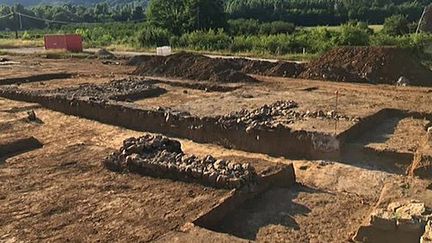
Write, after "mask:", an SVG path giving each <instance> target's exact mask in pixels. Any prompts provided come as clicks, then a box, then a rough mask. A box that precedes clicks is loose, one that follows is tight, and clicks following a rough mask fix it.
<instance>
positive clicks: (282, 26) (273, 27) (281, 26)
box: [259, 21, 295, 35]
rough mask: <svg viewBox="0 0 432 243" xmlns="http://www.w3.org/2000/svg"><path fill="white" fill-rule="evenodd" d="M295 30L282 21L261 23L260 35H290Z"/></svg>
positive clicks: (292, 25) (293, 26) (289, 24)
mask: <svg viewBox="0 0 432 243" xmlns="http://www.w3.org/2000/svg"><path fill="white" fill-rule="evenodd" d="M294 30H295V25H294V24H292V23H288V22H283V21H274V22H270V23H263V24H261V26H260V31H259V32H260V34H265V35H276V34H291V33H293V32H294Z"/></svg>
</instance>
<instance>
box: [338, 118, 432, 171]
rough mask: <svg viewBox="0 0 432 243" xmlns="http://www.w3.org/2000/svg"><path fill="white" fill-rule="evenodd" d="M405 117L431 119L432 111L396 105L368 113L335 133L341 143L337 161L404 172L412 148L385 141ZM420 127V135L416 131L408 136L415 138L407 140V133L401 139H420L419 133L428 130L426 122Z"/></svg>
mask: <svg viewBox="0 0 432 243" xmlns="http://www.w3.org/2000/svg"><path fill="white" fill-rule="evenodd" d="M408 118H410V119H416V120H424V121H430V120H431V118H432V115H431V114H429V113H421V112H411V111H405V110H398V109H382V110H380V111H378V112H377V113H374V114H372V115H370V116H367V117H365V118H363V119H362V120H361V121H360V122H358V123H357V124H355V125H354V126H352V127H351V128H349V129H348V130H346V131H344V132H342V133H340V134H339V135H338V136H337V138H338V140H339V141H340V142H341V144H342V146H341V154H340V161H341V162H343V163H349V164H355V165H360V166H364V167H366V168H368V169H378V170H383V171H387V172H391V173H396V174H406V171H407V169H408V168H409V167H410V165H411V164H412V163H413V160H414V154H415V150H411V151H409V150H408V149H403V148H400V147H398V146H396V147H392V146H391V145H387V144H388V143H390V142H391V140H392V139H393V138H394V137H395V136H397V134H396V129H397V127H398V126H399V125H400V123H401V121H403V120H404V119H408ZM426 123H429V122H426ZM421 130H422V131H421V134H420V136H419V137H416V136H415V135H416V134H408V136H410V137H415V140H416V141H409V140H408V139H409V138H408V137H401V138H400V139H404V140H405V142H406V143H410V142H411V143H414V142H419V141H421V139H422V136H426V134H427V131H426V126H425V127H421ZM411 140H412V139H411ZM402 147H403V146H402Z"/></svg>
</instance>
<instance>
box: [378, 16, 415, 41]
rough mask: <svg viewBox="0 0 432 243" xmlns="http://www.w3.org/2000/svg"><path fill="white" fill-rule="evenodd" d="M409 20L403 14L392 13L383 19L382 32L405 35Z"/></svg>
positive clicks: (407, 30) (407, 31)
mask: <svg viewBox="0 0 432 243" xmlns="http://www.w3.org/2000/svg"><path fill="white" fill-rule="evenodd" d="M409 28H410V27H409V22H408V19H407V18H406V17H405V16H402V15H393V16H391V17H388V18H386V19H385V21H384V26H383V30H382V31H383V32H384V33H386V34H388V35H392V36H398V35H405V34H408V33H409V30H410V29H409Z"/></svg>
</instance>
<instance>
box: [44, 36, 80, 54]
mask: <svg viewBox="0 0 432 243" xmlns="http://www.w3.org/2000/svg"><path fill="white" fill-rule="evenodd" d="M44 42H45V49H46V50H53V49H61V50H67V51H71V52H81V51H83V42H82V38H81V36H80V35H46V36H45V37H44Z"/></svg>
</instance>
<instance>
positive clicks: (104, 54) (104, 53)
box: [94, 48, 116, 59]
mask: <svg viewBox="0 0 432 243" xmlns="http://www.w3.org/2000/svg"><path fill="white" fill-rule="evenodd" d="M94 55H95V56H96V58H99V59H115V58H116V56H115V55H114V54H113V53H112V52H110V51H108V50H107V49H103V48H102V49H100V50H98V51H97V52H95V54H94Z"/></svg>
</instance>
